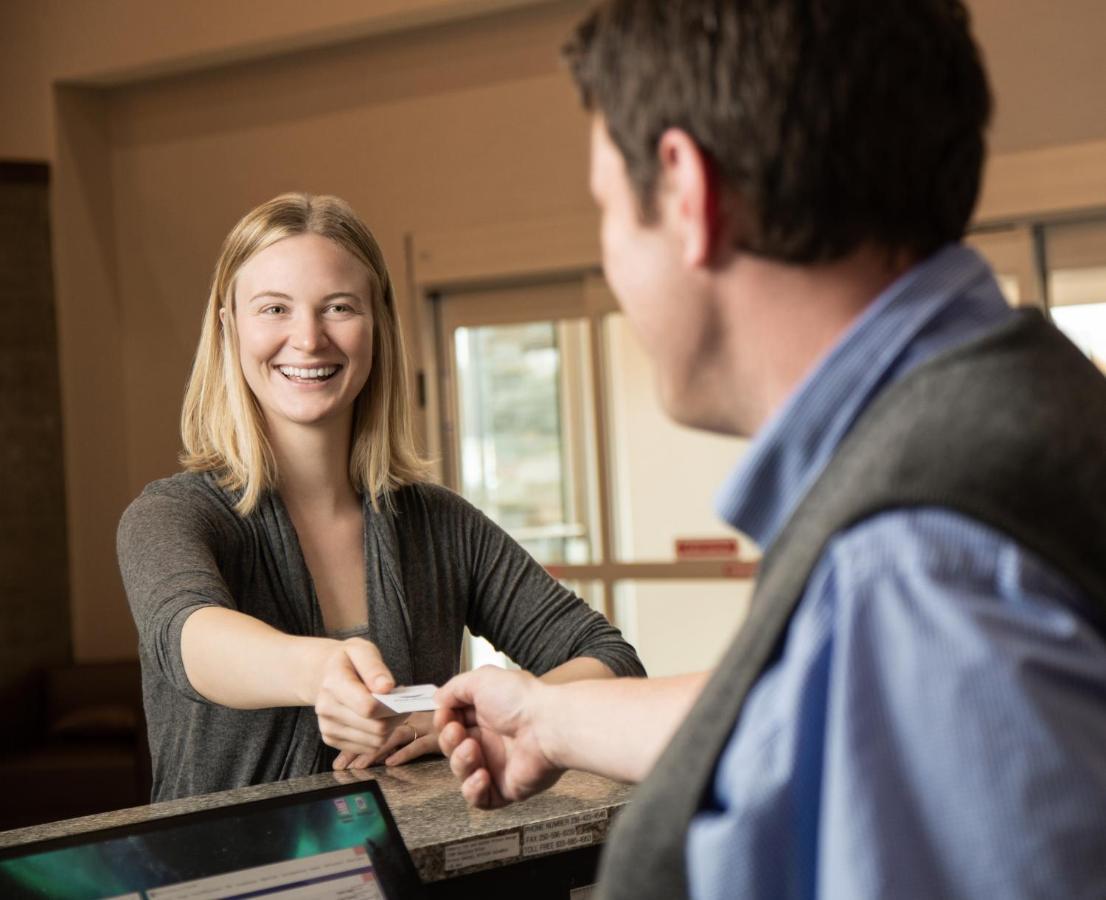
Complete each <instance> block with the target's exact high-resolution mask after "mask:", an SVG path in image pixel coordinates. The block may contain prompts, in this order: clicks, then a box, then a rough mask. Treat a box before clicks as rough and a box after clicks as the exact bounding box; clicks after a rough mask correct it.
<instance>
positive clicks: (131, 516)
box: [118, 473, 644, 800]
mask: <svg viewBox="0 0 1106 900" xmlns="http://www.w3.org/2000/svg"><path fill="white" fill-rule="evenodd" d="M393 499H394V505H395V508H394V510H393V511H387V510H384V509H382V510H381V511H379V512H377V511H374V510H373V509H372V507H371V505H370V504H369V503H368V502H367V501H366V502H365V504H364V510H365V577H366V587H367V591H366V593H367V608H366V618H367V619H368V623H369V628H368V632H367V635H366V636H367V637H368V638H369V640H372V641H373V642H374V643H375V644H376V645H377V646H378V647H379V648H380V652H381V654H382V655H383V657H384V661H385V663H386V664H387V665H388V667H389V669H390V670H391V672H392V674H393V675H394V676H395V678H396V683H397V684H421V683H427V682H431V683H435V684H441V683H443V682H445V681H447V680H448V679H449V678H450V677H451V676H453V675H454V674H456V673H457V671H458V664H459V659H460V650H461V641H462V634H463V628H464V626H465V625H467V626H468V627H469V628H470V630H472V632H473V633H475V634H479V635H483V636H485V637H487V638H488V640H490V641H491V642H492V644H494V645H495V646H496V647H497V648H498V649H500V650H502V651H503V652H505V653H507V655H508V656H510V657H511V658H512V659H513V660H515V661H516V662H517V663H518V664H519V665H521V666H522V667H523V668H525V669H528V670H530V671H532V672H534V673H536V674H541V673H543V672H546V671H548V670H549V669H552V668H553V667H555V666H557V665H559V664H561V663H563V662H565V661H566V660H569V659H573V658H574V657H578V656H589V657H593V658H595V659H598V660H600V661H601V662H603V663H605V664H606V665H607V666H609V667H610V668H611V669H612V670H613V671H614V672H615V674H617V675H642V674H644V669H643V668H642V665H641V662H640V660H639V659H638V657H637V654H636V653H635V652H634V649H633V648H632V647H631V646H630V645H629V644H627V643H626V642H625V641H624V640H623V638H622V636H621V634H620V633H619V632H618V630H617V629H615V628H614V627H613V626H611V625H610V624H609V623H608V622H607V620H606V619H605V618H603V617H602V616H601V615H599V613H597V612H594V611H593V610H591V609H589V608H588V607H587V606H586V604H584V603H583V601H581V600H580V599H579V598H578V597H576V596H575V595H574V594H573V593H572V592H570V591H568V590H566V589H565V588H564V587H562V586H561V585H560V584H558V583H557V582H556V581H555V580H554V579H553V578H551V577H550V576H549V575H548V574H547V573H546V572H545V570H544V569H543V568H542V567H541V566H540V565H538V564H537V563H536V562H534V560H533V559H532V558H531V557H530V556H529V555H527V553H526V552H525V551H524V550H523V549H522V548H521V547H519V546H518V544H516V543H515V542H514V541H513V540H512V539H511V538H509V537H508V536H507V535H506V534H505V533H504V532H503V531H502V530H501V529H500V528H499V527H498V526H496V525H495V524H494V523H493V522H491V520H489V519H488V518H487V517H486V516H485V515H483V514H482V513H481V512H480V511H479V510H477V509H475V508H474V507H473V506H471V505H470V504H469V503H468V502H466V501H465V500H463V499H462V498H460V497H458V496H457V495H456V494H453V493H452V492H450V491H448V490H446V489H444V488H440V487H437V486H434V485H429V484H419V485H412V486H409V487H405V488H402V489H401V490H399V491H397V492H396V493H395V494H393ZM234 501H235V497H234V496H233V495H232V494H231V493H230V492H228V491H225V490H223V489H222V488H220V487H219V486H218V484H217V483H216V481H215V479H214V477H212V476H211V475H210V474H206V475H205V474H194V473H186V474H179V475H174V476H173V477H171V478H166V479H163V480H161V481H155V482H153V483H152V484H150V485H148V486H147V487H146V489H145V490H144V491H143V492H142V494H141V495H140V496H139V497H138V499H136V500H135V501H134V502H133V503H132V504H131V505H130V507H129V508H128V509H127V511H126V512H125V513H124V514H123V518H122V521H121V522H120V524H119V533H118V551H119V565H120V569H121V571H122V574H123V583H124V585H125V587H126V591H127V598H128V601H129V602H130V606H131V612H132V614H133V615H134V620H135V623H136V625H137V626H138V635H139V654H140V658H141V661H142V682H143V694H144V698H145V706H146V716H147V719H148V727H149V736H150V751H151V754H152V756H153V782H154V788H153V799H154V800H167V799H171V798H175V797H184V796H189V795H192V794H199V793H207V792H209V791H217V790H224V789H226V788H231V787H238V786H241V785H246V784H258V783H262V782H269V781H277V780H280V779H285V778H292V777H295V776H299V775H307V774H311V773H313V772H319V771H324V770H326V769H327V768H328V767H329V765H330V762H331V760H332V759H333V757H334V751H333V750H331V749H330V748H328V747H326V746H325V745H324V744H323V743H322V741H321V739H320V737H319V729H318V725H317V722H316V719H315V713H314V711H313V710H312V709H311V708H310V707H302V708H301V707H286V708H275V709H260V710H237V709H229V708H227V707H223V706H219V705H216V704H213V703H210V702H208V701H207V700H205V699H204V698H203V697H201V696H200V695H199V694H198V693H197V692H196V691H195V690H194V689H193V688H192V685H191V684H190V683H189V681H188V677H187V675H186V674H185V671H184V664H183V662H182V659H181V650H180V638H181V630H182V628H183V626H184V622H185V620H186V619H187V618H188V616H189V615H191V613H193V612H194V611H195V610H196V609H198V608H200V607H202V606H210V605H217V606H224V607H227V608H230V609H236V610H238V611H240V612H243V613H246V614H248V615H251V616H254V617H255V618H258V619H260V620H261V621H263V622H266V623H268V624H269V625H272V626H273V627H274V628H277V629H279V630H280V631H283V632H285V633H287V634H293V635H314V636H320V635H323V634H325V630H324V627H323V622H322V616H321V614H320V612H319V607H318V603H317V602H316V598H315V592H314V588H313V585H312V582H311V576H310V574H309V572H308V571H307V567H306V565H305V563H304V559H303V554H302V552H301V550H300V546H299V542H298V540H297V538H296V532H295V529H294V528H293V526H292V522H291V519H290V518H289V516H288V513H287V510H286V509H285V508H284V505H283V503H282V502H281V501H280V497H279V495H277V494H275V493H272V494H268V495H266V496H265V497H264V498H263V499H262V501H261V503H260V504H259V505H258V507H257V509H255V510H254V512H253V513H251V514H250V515H249V516H246V517H242V516H239V515H238V514H237V513H236V512H235V511H234V509H233V505H234Z"/></svg>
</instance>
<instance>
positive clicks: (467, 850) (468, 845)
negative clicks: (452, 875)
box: [445, 831, 519, 872]
mask: <svg viewBox="0 0 1106 900" xmlns="http://www.w3.org/2000/svg"><path fill="white" fill-rule="evenodd" d="M518 850H519V836H518V832H517V831H516V832H514V833H513V834H500V835H496V836H495V837H490V838H479V839H478V840H475V841H463V842H462V843H460V844H450V845H448V846H447V847H446V848H445V868H446V871H447V872H448V871H451V870H453V869H464V868H467V867H468V866H478V865H480V864H481V863H486V862H492V861H494V860H497V859H511V858H513V857H515V856H518Z"/></svg>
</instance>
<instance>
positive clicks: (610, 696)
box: [534, 672, 710, 782]
mask: <svg viewBox="0 0 1106 900" xmlns="http://www.w3.org/2000/svg"><path fill="white" fill-rule="evenodd" d="M709 675H710V673H709V672H698V673H695V674H691V675H674V676H670V677H668V678H614V679H609V680H602V681H596V680H593V681H576V682H572V683H571V684H559V685H551V686H550V687H549V688H548V689H547V690H544V691H542V692H541V696H542V701H541V705H540V707H539V708H538V709H536V710H535V711H534V719H535V728H536V729H537V732H538V735H539V741H540V743H541V746H542V748H543V749H544V750H545V753H546V755H547V756H548V757H549V759H550V760H551V761H552V762H554V763H555V764H556V765H557V766H558V767H560V768H564V769H582V770H584V771H587V772H594V773H595V774H597V775H603V776H605V777H607V778H613V779H616V780H618V781H629V782H635V781H641V780H642V779H643V778H644V777H645V776H646V775H647V774H649V771H650V770H651V769H652V768H653V765H654V763H656V761H657V757H658V756H660V753H661V751H662V750H663V749H664V747H665V746H666V745H667V744H668V742H669V740H671V738H672V736H673V734H675V732H676V728H677V727H678V726H679V724H680V722H681V721H683V719H684V717H685V716H686V715H687V713H688V711H689V710H690V709H691V707H692V705H693V704H694V703H695V700H696V699H697V698H698V696H699V692H700V691H701V690H702V689H703V685H704V684H705V683H706V681H707V678H708V677H709Z"/></svg>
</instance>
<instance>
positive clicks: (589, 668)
mask: <svg viewBox="0 0 1106 900" xmlns="http://www.w3.org/2000/svg"><path fill="white" fill-rule="evenodd" d="M614 677H615V674H614V672H612V671H611V670H610V667H609V666H607V664H606V663H602V662H600V661H599V660H597V659H595V658H594V657H591V656H577V657H576V658H575V659H570V660H569V661H568V662H564V663H561V664H560V665H559V666H557V667H556V668H553V669H550V670H549V671H548V672H546V673H545V674H544V675H542V676H541V680H542V681H544V682H545V683H546V684H565V683H566V682H569V681H583V680H584V679H585V678H614Z"/></svg>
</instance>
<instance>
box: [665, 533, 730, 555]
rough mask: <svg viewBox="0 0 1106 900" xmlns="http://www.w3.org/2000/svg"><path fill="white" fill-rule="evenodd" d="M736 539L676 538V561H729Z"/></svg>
mask: <svg viewBox="0 0 1106 900" xmlns="http://www.w3.org/2000/svg"><path fill="white" fill-rule="evenodd" d="M735 556H737V538H676V559H731V558H732V557H735Z"/></svg>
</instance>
